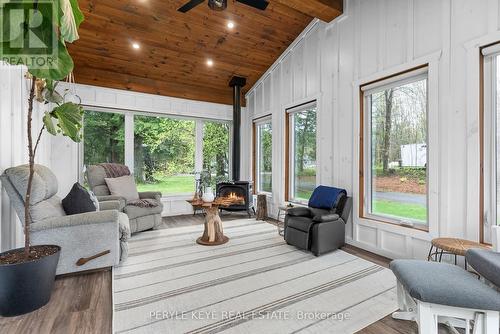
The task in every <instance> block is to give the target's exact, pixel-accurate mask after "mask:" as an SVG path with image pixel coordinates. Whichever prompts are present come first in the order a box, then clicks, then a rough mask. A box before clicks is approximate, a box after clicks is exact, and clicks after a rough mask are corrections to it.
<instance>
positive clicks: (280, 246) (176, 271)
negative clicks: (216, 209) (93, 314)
mask: <svg viewBox="0 0 500 334" xmlns="http://www.w3.org/2000/svg"><path fill="white" fill-rule="evenodd" d="M202 230H203V227H202V226H188V227H179V228H172V229H166V230H158V231H150V232H144V233H140V234H138V235H136V236H133V237H132V239H131V240H130V243H129V247H130V255H129V258H128V259H127V260H126V261H125V262H123V263H122V264H121V265H120V266H118V267H116V268H114V269H113V305H114V319H113V327H114V332H115V333H169V334H170V333H192V334H194V333H197V334H201V333H266V334H267V333H354V332H356V331H358V330H360V329H362V328H364V327H366V326H367V325H369V324H371V323H373V322H375V321H377V320H379V319H380V318H382V317H384V316H386V315H387V314H389V313H391V312H392V311H394V310H395V309H396V292H395V285H396V281H395V277H394V276H393V274H392V272H391V271H390V270H388V269H385V268H383V267H380V266H378V265H375V264H373V263H371V262H369V261H365V260H363V259H360V258H358V257H356V256H354V255H351V254H348V253H346V252H343V251H341V250H337V251H335V252H332V253H329V254H326V255H323V256H320V257H315V256H313V255H312V254H310V253H307V252H303V251H301V250H298V249H296V248H295V247H293V246H289V245H287V244H286V243H285V242H284V241H283V238H282V237H280V236H279V235H278V233H277V231H276V227H275V226H273V225H271V224H268V223H265V222H261V221H255V220H254V219H242V220H235V221H230V222H225V223H224V233H225V234H226V235H227V236H228V237H229V238H230V240H229V242H228V243H226V244H225V245H221V246H212V247H210V246H201V245H198V244H196V242H195V240H196V238H198V237H199V236H200V235H201V233H202Z"/></svg>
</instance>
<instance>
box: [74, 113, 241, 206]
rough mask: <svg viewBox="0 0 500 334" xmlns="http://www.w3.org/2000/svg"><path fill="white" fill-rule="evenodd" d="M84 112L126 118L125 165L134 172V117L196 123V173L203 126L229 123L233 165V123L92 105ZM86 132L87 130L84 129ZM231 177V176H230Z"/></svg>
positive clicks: (199, 166)
mask: <svg viewBox="0 0 500 334" xmlns="http://www.w3.org/2000/svg"><path fill="white" fill-rule="evenodd" d="M83 108H84V110H86V111H94V112H106V113H114V114H122V115H124V117H125V143H124V160H125V165H126V166H127V167H128V168H129V169H130V170H131V171H132V172H133V171H134V159H135V155H134V154H135V152H134V117H135V116H150V117H165V118H172V119H182V120H190V121H194V122H195V136H196V137H195V173H199V172H201V171H202V170H203V135H204V133H203V125H204V123H205V122H215V123H217V122H218V123H227V124H229V166H231V163H232V158H233V154H232V140H233V139H232V138H233V137H232V131H233V122H232V121H228V120H217V119H211V118H201V117H192V116H179V115H176V114H167V113H153V112H145V111H139V110H128V109H127V110H126V109H114V108H105V107H98V106H92V105H83ZM83 131H85V129H83ZM84 151H85V150H84V141H83V140H82V141H81V142H80V143H79V144H78V170H79V173H78V175H79V182H80V183H83V181H84V180H83V177H84V175H83V170H84ZM229 174H231V169H229ZM229 177H231V175H229ZM193 194H194V191H193V192H189V193H169V194H163V195H162V199H163V200H166V199H172V198H184V197H186V196H192V195H193Z"/></svg>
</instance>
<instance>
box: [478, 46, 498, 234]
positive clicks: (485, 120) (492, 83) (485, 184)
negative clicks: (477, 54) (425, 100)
mask: <svg viewBox="0 0 500 334" xmlns="http://www.w3.org/2000/svg"><path fill="white" fill-rule="evenodd" d="M482 52H483V55H484V67H483V80H484V97H483V98H484V102H483V108H482V110H483V117H481V122H482V126H481V128H482V132H483V134H482V146H483V148H482V150H483V161H482V163H483V166H484V173H483V175H482V185H481V186H482V191H483V200H482V206H483V207H482V208H481V210H482V212H481V215H482V216H481V218H482V219H481V221H480V224H481V225H480V230H481V241H482V242H485V243H491V242H492V238H491V227H492V225H500V149H499V148H500V66H499V65H500V44H496V45H493V46H492V47H489V48H487V49H483V50H482Z"/></svg>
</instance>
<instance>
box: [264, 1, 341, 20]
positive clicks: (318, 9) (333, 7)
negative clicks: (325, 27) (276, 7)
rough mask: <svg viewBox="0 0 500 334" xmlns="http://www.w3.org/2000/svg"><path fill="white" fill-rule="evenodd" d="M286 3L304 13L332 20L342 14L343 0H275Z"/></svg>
mask: <svg viewBox="0 0 500 334" xmlns="http://www.w3.org/2000/svg"><path fill="white" fill-rule="evenodd" d="M273 1H275V2H278V3H280V4H282V5H286V6H288V7H290V8H293V9H295V10H296V11H299V12H301V13H303V14H306V15H309V16H312V17H317V18H318V19H320V20H322V21H325V22H331V21H332V20H333V19H335V18H336V17H337V16H339V15H341V14H342V11H343V5H344V4H343V0H309V1H304V0H273Z"/></svg>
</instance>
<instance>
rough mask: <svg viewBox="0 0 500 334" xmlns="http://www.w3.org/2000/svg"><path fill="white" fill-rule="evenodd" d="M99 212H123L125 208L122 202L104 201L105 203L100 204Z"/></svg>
mask: <svg viewBox="0 0 500 334" xmlns="http://www.w3.org/2000/svg"><path fill="white" fill-rule="evenodd" d="M99 210H100V211H107V210H118V211H122V210H123V206H122V205H121V202H120V201H119V200H113V201H103V202H99Z"/></svg>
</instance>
